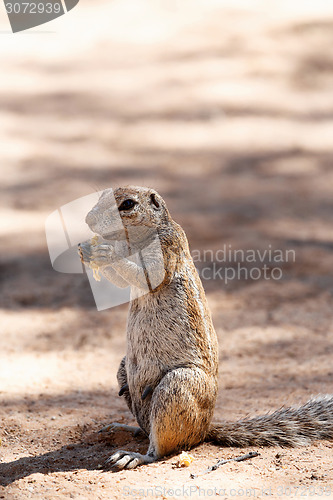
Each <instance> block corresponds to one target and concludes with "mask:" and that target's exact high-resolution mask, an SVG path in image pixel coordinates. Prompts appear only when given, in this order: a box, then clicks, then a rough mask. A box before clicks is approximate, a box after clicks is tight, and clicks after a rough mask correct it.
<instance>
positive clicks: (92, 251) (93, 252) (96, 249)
mask: <svg viewBox="0 0 333 500" xmlns="http://www.w3.org/2000/svg"><path fill="white" fill-rule="evenodd" d="M95 238H96V237H94V238H92V239H91V240H89V241H85V242H84V243H80V244H79V255H80V257H81V261H82V262H83V263H84V264H87V265H90V266H91V265H93V267H95V268H97V267H105V266H108V265H110V264H111V263H112V262H113V261H114V247H113V245H110V243H105V242H104V240H102V241H103V243H98V240H97V239H95Z"/></svg>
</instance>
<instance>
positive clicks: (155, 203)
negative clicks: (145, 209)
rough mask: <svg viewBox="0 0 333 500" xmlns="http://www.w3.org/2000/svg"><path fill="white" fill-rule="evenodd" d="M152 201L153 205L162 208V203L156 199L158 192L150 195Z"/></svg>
mask: <svg viewBox="0 0 333 500" xmlns="http://www.w3.org/2000/svg"><path fill="white" fill-rule="evenodd" d="M150 201H151V202H152V204H153V205H155V207H156V208H160V204H159V202H158V201H157V199H156V194H155V193H152V194H151V195H150Z"/></svg>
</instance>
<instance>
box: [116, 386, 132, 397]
mask: <svg viewBox="0 0 333 500" xmlns="http://www.w3.org/2000/svg"><path fill="white" fill-rule="evenodd" d="M128 389H129V387H128V384H125V385H123V386H122V387H121V389H120V391H119V392H118V396H122V395H123V394H124V392H126V391H128Z"/></svg>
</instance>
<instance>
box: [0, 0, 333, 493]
mask: <svg viewBox="0 0 333 500" xmlns="http://www.w3.org/2000/svg"><path fill="white" fill-rule="evenodd" d="M0 16H1V17H0V29H1V30H2V31H1V33H0V37H1V41H2V43H1V44H0V59H1V78H0V136H1V152H0V156H1V167H0V168H1V197H0V211H1V217H0V233H1V260H0V277H1V283H0V287H1V309H0V329H1V336H0V398H1V406H0V419H1V428H0V437H1V448H0V458H1V463H0V483H1V485H2V486H0V498H5V499H20V500H21V499H27V498H28V499H29V498H32V499H53V498H60V499H62V498H64V499H67V498H78V499H118V498H143V497H154V496H158V497H160V498H167V499H168V498H187V497H188V496H190V497H193V498H194V497H197V498H203V497H207V496H218V498H232V497H235V496H237V497H243V498H248V497H251V496H252V497H269V498H280V497H285V498H293V497H304V496H305V497H306V496H314V495H317V496H320V495H321V496H324V497H329V496H331V488H332V495H333V460H332V451H333V450H332V448H333V444H332V443H328V442H319V443H316V444H314V445H313V446H309V447H305V448H303V449H297V450H288V449H280V448H274V449H273V448H271V449H251V450H249V449H238V450H237V449H222V448H219V447H217V446H213V445H210V444H204V445H201V446H199V447H197V448H196V449H195V450H193V456H194V458H195V460H194V462H193V464H192V465H191V467H190V468H189V469H178V468H175V466H174V463H175V457H171V458H168V459H166V460H162V461H161V462H160V463H157V464H152V465H149V466H144V467H141V468H139V469H137V470H133V471H123V472H118V473H113V472H111V471H103V470H102V469H101V465H102V464H103V462H104V460H105V459H106V458H107V457H108V456H109V455H110V454H111V453H112V452H113V451H114V450H116V449H117V448H119V447H121V448H123V447H125V448H126V449H129V450H140V451H145V450H146V448H147V440H146V439H144V438H135V439H134V438H132V437H131V436H130V435H129V434H127V433H125V432H119V433H117V434H114V435H111V436H102V435H101V434H98V433H97V431H98V430H99V429H100V427H101V426H103V425H105V424H106V423H108V422H110V421H121V422H125V423H134V422H133V418H132V416H131V415H130V413H129V411H128V410H127V409H126V407H125V403H124V401H123V400H122V399H120V398H119V397H118V396H117V385H116V378H115V374H116V370H117V366H118V364H119V362H120V360H121V358H122V356H123V354H124V352H125V324H126V315H127V305H123V306H119V307H116V308H113V309H110V310H106V311H104V312H97V310H96V308H95V304H94V301H93V298H92V294H91V290H90V287H89V284H88V281H87V278H86V276H84V275H74V274H61V273H57V272H55V271H54V270H53V269H52V267H51V265H50V261H49V257H48V251H47V247H46V241H45V233H44V221H45V219H46V217H47V216H48V215H49V214H50V213H51V212H52V211H53V210H55V209H57V208H58V207H60V206H62V205H64V204H65V203H68V202H70V201H72V200H74V199H76V198H78V197H81V196H84V195H86V194H89V193H91V192H93V191H94V190H95V189H102V188H104V187H110V186H111V187H113V186H117V185H121V184H124V183H125V184H128V183H131V184H139V185H150V186H154V187H155V188H157V189H158V190H159V191H160V192H161V194H162V195H163V196H164V197H165V199H166V201H167V203H168V205H169V207H170V211H171V213H172V214H173V216H174V218H175V219H176V220H177V221H178V222H179V223H181V224H182V226H183V227H184V228H185V230H186V232H187V234H188V238H189V241H190V244H191V249H192V252H194V251H200V252H201V256H203V251H204V250H211V251H212V252H213V253H212V255H213V258H212V259H209V258H207V259H206V262H202V261H201V262H199V261H198V262H197V265H198V268H199V269H200V270H201V272H202V273H203V275H204V276H205V277H206V278H203V282H204V286H205V288H206V291H207V295H208V300H209V304H210V306H211V309H212V313H213V319H214V323H215V326H216V330H217V333H218V337H219V342H220V392H219V397H218V401H217V406H216V415H215V416H216V419H223V418H226V419H237V418H240V417H245V416H247V415H251V414H253V415H254V414H260V413H263V412H267V411H270V410H273V409H275V408H277V407H280V406H282V405H291V404H294V403H295V404H299V403H301V402H304V401H306V400H307V399H308V398H309V397H310V396H311V395H314V394H317V393H330V392H333V387H332V385H333V365H332V353H333V342H332V340H333V317H332V291H333V276H332V268H333V253H332V251H333V225H332V221H333V201H332V200H333V169H332V132H333V128H332V126H333V104H332V103H333V90H332V89H333V56H332V50H331V48H332V43H333V5H331V4H330V2H327V1H316V2H312V1H294V2H286V1H281V2H273V1H266V2H261V1H257V0H253V1H245V0H244V1H242V0H225V1H217V0H215V1H213V0H208V1H205V2H204V1H197V2H192V3H190V2H189V1H188V0H184V1H182V2H180V1H176V0H175V1H168V2H167V1H164V0H159V1H158V2H152V1H151V2H150V1H148V0H147V1H139V0H138V1H137V2H135V3H134V2H130V1H129V0H128V1H126V0H118V1H108V2H106V1H105V2H104V1H103V2H102V1H101V2H96V1H95V2H88V1H87V0H86V1H81V2H80V4H79V5H78V6H77V8H76V9H74V10H73V11H72V12H71V13H70V14H68V15H66V16H64V17H63V18H59V19H58V20H56V21H54V22H53V23H50V24H48V25H45V26H44V27H40V28H39V29H36V30H35V31H34V32H27V33H22V34H17V35H11V34H9V33H8V29H9V25H8V22H7V20H6V17H5V13H4V10H3V8H2V7H1V9H0ZM224 245H227V247H228V245H231V247H230V248H232V249H244V250H246V249H255V250H258V249H259V250H260V251H261V252H264V251H265V250H267V249H271V250H272V251H274V250H281V251H282V252H283V253H284V255H285V252H286V251H287V250H293V251H294V252H295V258H294V259H289V260H288V262H286V261H285V262H279V263H276V262H275V263H274V262H273V263H272V260H271V259H269V256H267V254H266V256H265V258H264V264H266V265H267V266H268V269H269V270H270V271H271V270H272V269H273V268H275V267H277V268H278V269H279V270H280V271H281V275H280V274H278V275H276V276H278V277H279V279H274V278H273V277H272V276H271V275H269V279H265V278H264V277H263V276H261V277H259V279H256V276H257V275H255V278H254V279H245V271H242V273H241V276H240V279H233V280H230V281H229V282H228V283H227V284H226V282H225V279H224V277H225V274H223V273H224V272H225V271H224V270H223V269H224V267H225V266H227V267H231V268H232V269H233V270H235V271H236V270H237V269H238V267H237V266H238V264H239V263H240V264H241V265H242V266H245V267H246V268H247V271H248V272H250V271H251V269H253V268H254V267H259V268H262V266H263V262H260V259H258V258H257V261H256V262H254V263H253V262H252V263H250V262H247V263H245V264H244V263H242V262H239V259H238V261H231V262H220V261H219V260H221V259H220V258H218V256H221V253H220V254H219V253H217V251H218V250H221V249H223V248H224ZM228 248H229V247H228ZM214 252H215V253H214ZM206 256H207V254H206ZM221 267H222V268H223V269H222V270H221V271H220V274H219V273H217V274H216V270H219V269H220V268H221ZM207 269H208V271H207ZM214 272H215V279H213V278H214ZM248 451H259V453H260V456H259V457H257V458H254V459H252V460H250V461H247V462H241V463H230V464H227V465H224V466H223V467H222V468H220V469H219V470H217V471H215V472H212V473H210V474H207V475H205V476H202V477H199V478H197V479H190V476H189V475H190V472H192V473H195V474H197V473H199V472H201V471H203V470H205V468H206V467H208V466H209V465H212V464H214V463H215V461H216V460H217V459H218V458H229V457H235V456H237V455H240V454H243V453H245V452H248ZM148 488H150V490H148ZM214 488H215V489H214Z"/></svg>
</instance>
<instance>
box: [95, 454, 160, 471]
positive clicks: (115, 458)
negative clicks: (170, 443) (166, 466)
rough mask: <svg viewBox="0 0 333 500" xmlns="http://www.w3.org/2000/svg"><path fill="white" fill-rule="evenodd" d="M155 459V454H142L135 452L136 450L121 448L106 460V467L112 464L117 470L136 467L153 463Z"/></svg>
mask: <svg viewBox="0 0 333 500" xmlns="http://www.w3.org/2000/svg"><path fill="white" fill-rule="evenodd" d="M155 461H156V457H155V456H151V455H141V453H135V452H134V451H123V450H119V451H117V452H116V453H114V454H113V455H111V457H110V458H108V459H107V460H106V462H105V465H106V467H107V466H111V467H113V468H115V469H117V470H122V469H134V468H135V467H138V466H139V465H143V464H151V463H152V462H155Z"/></svg>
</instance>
